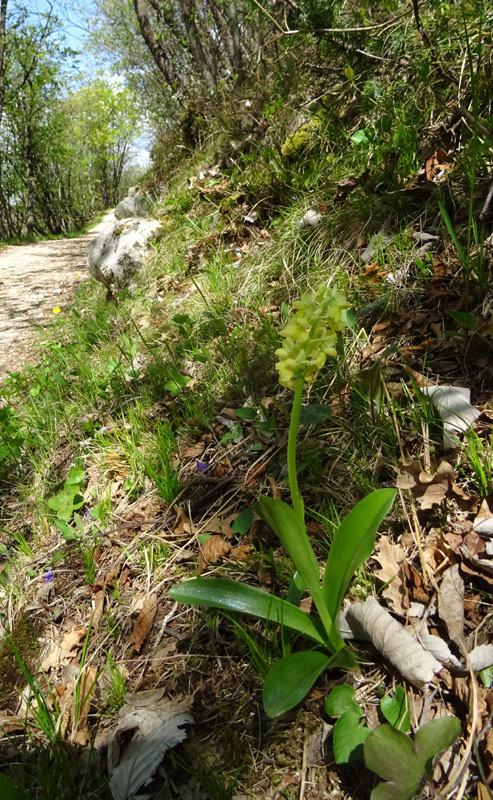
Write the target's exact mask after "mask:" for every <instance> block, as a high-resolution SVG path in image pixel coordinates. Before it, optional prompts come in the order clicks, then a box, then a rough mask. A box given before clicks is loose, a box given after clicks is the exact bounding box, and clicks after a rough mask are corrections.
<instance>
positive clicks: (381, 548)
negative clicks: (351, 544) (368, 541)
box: [374, 536, 409, 614]
mask: <svg viewBox="0 0 493 800" xmlns="http://www.w3.org/2000/svg"><path fill="white" fill-rule="evenodd" d="M374 558H375V559H376V560H377V561H378V562H379V564H380V569H378V570H376V571H375V575H376V576H377V578H379V579H380V580H381V581H382V583H385V584H386V586H384V588H383V589H382V592H381V594H382V595H383V597H385V599H386V600H388V601H389V602H390V604H391V606H392V609H393V610H394V611H396V612H397V613H398V614H405V613H406V610H407V609H408V608H409V600H408V599H407V597H406V590H405V587H404V583H403V580H402V572H401V566H402V562H403V561H404V558H405V552H404V550H403V548H402V547H401V546H400V545H399V544H395V543H394V542H391V541H390V539H389V537H388V536H380V538H379V541H378V548H377V552H376V553H375V555H374Z"/></svg>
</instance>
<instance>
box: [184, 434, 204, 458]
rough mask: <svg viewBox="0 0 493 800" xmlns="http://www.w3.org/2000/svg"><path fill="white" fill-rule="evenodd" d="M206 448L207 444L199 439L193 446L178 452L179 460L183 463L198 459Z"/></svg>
mask: <svg viewBox="0 0 493 800" xmlns="http://www.w3.org/2000/svg"><path fill="white" fill-rule="evenodd" d="M206 447H207V442H204V441H203V439H200V440H199V441H198V442H195V444H192V445H190V447H185V449H184V450H182V451H181V452H180V458H181V459H182V460H183V461H188V460H192V459H196V458H200V456H201V455H202V453H203V452H204V450H205V448H206Z"/></svg>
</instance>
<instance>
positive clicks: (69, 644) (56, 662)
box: [41, 627, 87, 672]
mask: <svg viewBox="0 0 493 800" xmlns="http://www.w3.org/2000/svg"><path fill="white" fill-rule="evenodd" d="M86 634H87V628H75V627H73V628H71V629H70V630H69V631H67V633H65V634H64V636H63V637H62V641H61V642H54V643H53V644H52V647H51V650H50V651H49V653H48V655H47V656H45V658H44V660H43V661H42V663H41V669H42V670H43V671H44V672H47V671H48V670H49V669H51V668H55V669H56V668H57V667H59V666H61V665H62V664H63V663H67V662H68V660H69V659H72V658H74V657H75V652H74V651H75V650H77V648H78V647H80V645H81V643H82V641H83V639H84V638H85V636H86Z"/></svg>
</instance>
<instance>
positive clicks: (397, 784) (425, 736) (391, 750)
mask: <svg viewBox="0 0 493 800" xmlns="http://www.w3.org/2000/svg"><path fill="white" fill-rule="evenodd" d="M459 733H460V723H459V720H458V719H457V718H456V717H440V718H439V719H433V720H431V722H427V723H426V724H425V725H423V726H422V727H421V728H420V729H419V730H418V731H417V732H416V734H415V736H414V741H413V739H412V738H411V737H410V736H407V735H406V734H405V733H403V732H402V731H399V730H397V728H393V727H392V726H391V725H379V727H378V728H376V729H375V730H374V731H372V732H371V733H370V735H369V736H367V738H366V741H365V744H364V755H365V764H366V766H367V767H368V769H370V770H371V771H372V772H375V773H376V774H377V775H379V776H380V777H381V778H383V779H384V781H385V783H379V784H378V786H377V787H376V788H375V789H374V790H373V792H372V793H371V800H411V798H413V797H414V796H415V795H416V794H417V792H418V791H419V790H420V789H421V787H422V785H423V782H424V781H426V780H431V779H432V777H433V759H434V758H435V756H436V755H438V753H441V752H442V751H443V750H446V749H447V747H450V746H451V745H452V744H453V743H454V742H455V740H456V739H457V737H458V736H459Z"/></svg>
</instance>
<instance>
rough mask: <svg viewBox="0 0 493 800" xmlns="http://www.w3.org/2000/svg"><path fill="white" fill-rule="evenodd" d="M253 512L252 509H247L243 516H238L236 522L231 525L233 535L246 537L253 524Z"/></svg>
mask: <svg viewBox="0 0 493 800" xmlns="http://www.w3.org/2000/svg"><path fill="white" fill-rule="evenodd" d="M252 517H253V511H252V509H251V508H245V509H244V510H243V511H242V512H241V514H238V516H237V517H236V519H235V521H234V522H233V524H232V525H231V529H232V531H233V533H237V534H238V535H239V536H244V535H245V533H248V531H249V530H250V525H251V524H252Z"/></svg>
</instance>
